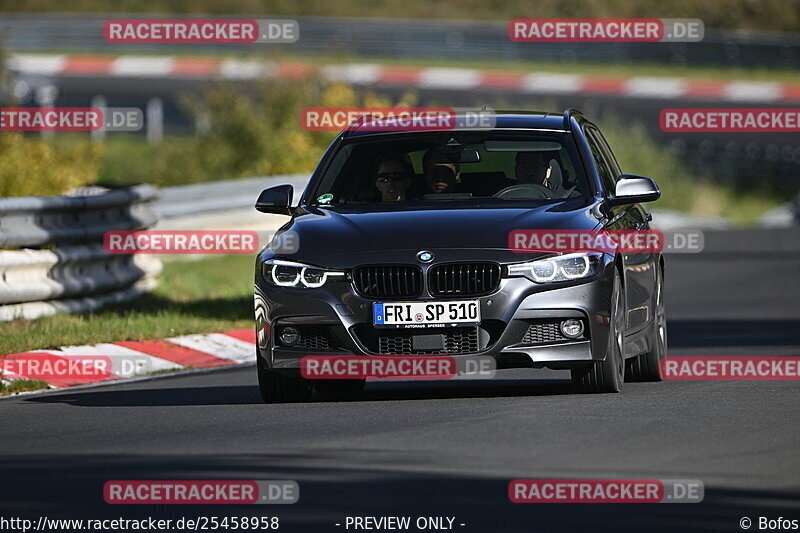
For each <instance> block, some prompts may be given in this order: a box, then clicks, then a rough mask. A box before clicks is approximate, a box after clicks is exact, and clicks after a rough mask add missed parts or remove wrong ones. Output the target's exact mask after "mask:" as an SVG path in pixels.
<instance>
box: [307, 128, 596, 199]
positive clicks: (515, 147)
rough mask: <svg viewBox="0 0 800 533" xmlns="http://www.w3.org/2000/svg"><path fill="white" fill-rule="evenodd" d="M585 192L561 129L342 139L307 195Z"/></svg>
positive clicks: (565, 195) (554, 195)
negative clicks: (553, 130) (553, 131)
mask: <svg viewBox="0 0 800 533" xmlns="http://www.w3.org/2000/svg"><path fill="white" fill-rule="evenodd" d="M588 196H590V189H589V185H588V183H587V180H586V177H585V174H584V172H583V167H582V166H581V164H580V159H579V157H578V154H577V150H576V148H575V144H574V142H573V140H572V137H571V135H569V134H567V133H549V132H548V133H539V132H530V133H524V134H523V133H517V132H514V133H509V132H503V131H492V132H458V133H452V132H450V133H444V134H443V133H441V132H437V133H413V134H394V135H362V136H355V137H354V138H350V139H346V140H345V141H344V142H343V143H342V145H341V146H340V147H339V149H338V152H337V153H336V154H335V155H334V156H333V159H332V160H331V163H330V165H328V167H327V169H326V171H325V173H324V174H323V176H322V177H321V179H319V180H318V181H317V182H316V184H315V186H313V188H312V190H311V196H310V197H309V203H311V204H312V205H318V206H326V205H327V206H333V205H343V204H348V205H350V204H380V203H402V204H408V203H430V202H458V203H459V204H463V203H465V202H466V203H470V202H473V203H478V202H480V203H486V202H487V201H489V202H497V203H502V202H520V201H522V202H528V203H531V202H536V203H542V202H544V203H547V202H556V201H563V200H565V199H569V198H578V197H588ZM398 207H399V206H398Z"/></svg>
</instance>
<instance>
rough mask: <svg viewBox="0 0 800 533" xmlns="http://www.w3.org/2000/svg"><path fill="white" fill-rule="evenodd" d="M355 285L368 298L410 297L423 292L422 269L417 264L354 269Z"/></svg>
mask: <svg viewBox="0 0 800 533" xmlns="http://www.w3.org/2000/svg"><path fill="white" fill-rule="evenodd" d="M353 285H354V287H355V289H356V291H357V292H358V293H359V294H361V295H362V296H366V297H367V298H408V297H415V296H419V295H420V294H421V293H422V271H421V270H420V269H419V268H418V267H415V266H410V265H406V266H402V265H397V266H392V265H374V266H360V267H356V268H354V269H353Z"/></svg>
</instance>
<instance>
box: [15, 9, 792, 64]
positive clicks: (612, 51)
mask: <svg viewBox="0 0 800 533" xmlns="http://www.w3.org/2000/svg"><path fill="white" fill-rule="evenodd" d="M111 18H137V19H147V18H186V16H185V15H169V14H159V15H153V14H131V13H128V14H99V13H91V14H87V13H81V14H57V15H54V14H38V13H37V14H36V15H31V14H14V13H3V14H0V35H2V36H4V40H5V43H4V46H5V47H6V48H7V49H9V50H13V51H34V50H40V51H41V50H61V51H70V52H73V51H85V52H103V53H111V54H113V53H124V52H130V51H134V52H137V53H142V52H149V53H153V52H164V51H165V50H171V51H178V52H179V51H181V50H183V51H186V52H197V51H198V50H213V51H217V52H218V51H219V50H220V46H221V45H214V44H202V43H196V44H174V45H168V46H169V48H167V45H164V44H150V45H148V44H136V45H125V44H112V43H107V42H105V40H104V39H103V31H102V29H103V22H104V21H105V20H107V19H111ZM202 18H265V17H264V16H253V15H245V14H242V15H232V14H231V15H226V16H224V17H221V16H208V15H203V16H202ZM284 18H287V17H284ZM292 18H293V19H295V20H297V21H298V22H299V24H300V39H299V40H298V41H297V42H295V43H292V44H285V45H269V47H265V46H261V45H238V44H226V45H222V46H224V47H225V50H226V51H230V52H232V53H237V54H241V53H252V54H264V53H265V52H266V53H269V52H270V51H272V50H281V51H291V52H296V53H301V54H345V55H358V56H362V57H395V58H423V57H424V58H431V57H437V58H446V59H465V58H468V59H485V60H492V61H520V60H523V61H525V60H537V61H556V62H582V63H586V62H589V63H593V62H604V63H637V62H648V63H666V64H672V65H717V66H727V67H759V68H796V67H797V66H799V65H800V34H796V33H780V32H766V31H761V32H746V31H737V30H717V29H713V28H706V31H705V36H704V39H703V41H702V42H698V43H603V44H597V43H516V42H512V41H511V40H510V39H509V38H508V33H507V31H508V30H507V21H467V20H448V19H377V18H353V17H292ZM274 47H278V48H274Z"/></svg>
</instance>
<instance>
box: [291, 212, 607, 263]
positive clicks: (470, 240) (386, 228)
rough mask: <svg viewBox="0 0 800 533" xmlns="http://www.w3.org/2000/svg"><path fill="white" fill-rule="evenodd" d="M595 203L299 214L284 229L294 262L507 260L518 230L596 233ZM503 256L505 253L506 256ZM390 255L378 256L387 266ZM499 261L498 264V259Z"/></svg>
mask: <svg viewBox="0 0 800 533" xmlns="http://www.w3.org/2000/svg"><path fill="white" fill-rule="evenodd" d="M591 206H592V202H589V201H587V200H585V199H575V200H569V201H565V202H560V203H558V204H547V205H543V206H539V207H533V208H531V207H528V206H525V207H519V208H517V207H505V206H504V207H483V206H481V207H465V208H456V207H449V206H448V208H442V207H437V206H432V207H430V208H415V209H408V210H405V209H403V210H400V209H394V210H386V211H375V210H370V211H365V210H355V209H344V208H337V207H330V208H324V209H319V208H310V209H308V210H301V211H299V212H298V213H297V214H296V215H295V216H294V217H293V218H292V220H291V221H290V222H289V223H288V224H287V225H286V226H284V229H285V230H287V231H292V232H294V233H295V236H294V237H296V239H297V241H296V242H297V244H298V248H297V250H296V252H295V253H293V254H291V259H293V260H298V261H310V262H312V263H313V262H316V260H320V259H325V258H332V257H341V256H347V255H357V256H360V257H365V256H369V255H370V254H375V252H396V251H403V250H413V251H414V252H416V251H419V250H431V251H435V250H456V249H461V250H475V249H485V250H487V251H488V250H492V251H493V253H492V255H493V256H494V257H496V258H497V254H498V252H501V255H505V254H509V257H511V256H514V257H516V259H517V260H519V259H520V256H519V254H517V253H515V252H509V251H508V235H509V232H511V231H513V230H520V229H573V230H575V229H586V230H588V229H593V228H596V227H597V226H598V220H597V218H595V216H593V215H592V209H591ZM502 252H505V253H502ZM390 255H391V254H390V253H388V254H387V253H381V254H380V255H377V256H375V258H376V260H377V261H380V260H386V259H387V258H388V257H389V256H390ZM498 259H499V258H498Z"/></svg>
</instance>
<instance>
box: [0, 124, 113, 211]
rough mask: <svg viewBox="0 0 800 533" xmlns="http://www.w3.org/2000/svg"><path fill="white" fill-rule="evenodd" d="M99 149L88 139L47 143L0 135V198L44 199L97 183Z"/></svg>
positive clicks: (17, 134) (12, 135)
mask: <svg viewBox="0 0 800 533" xmlns="http://www.w3.org/2000/svg"><path fill="white" fill-rule="evenodd" d="M101 154H102V149H101V148H100V147H98V146H93V145H92V144H91V143H90V142H89V141H88V140H85V141H79V142H72V143H51V142H48V141H45V140H42V139H40V138H38V137H34V136H30V135H23V134H21V133H14V132H2V133H0V196H44V195H54V194H63V193H65V192H67V191H68V190H69V189H72V188H74V187H80V186H83V185H89V184H92V183H94V182H95V181H96V180H97V175H98V172H99V170H100V158H101Z"/></svg>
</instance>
